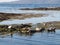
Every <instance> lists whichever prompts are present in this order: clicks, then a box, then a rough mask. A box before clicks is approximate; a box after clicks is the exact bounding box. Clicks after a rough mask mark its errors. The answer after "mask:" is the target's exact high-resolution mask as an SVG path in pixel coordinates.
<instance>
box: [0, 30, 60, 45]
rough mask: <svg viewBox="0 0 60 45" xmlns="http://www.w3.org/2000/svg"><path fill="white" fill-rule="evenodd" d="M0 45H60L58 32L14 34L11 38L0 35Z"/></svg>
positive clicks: (59, 32) (59, 31)
mask: <svg viewBox="0 0 60 45" xmlns="http://www.w3.org/2000/svg"><path fill="white" fill-rule="evenodd" d="M0 45H60V30H56V32H55V33H54V32H50V33H48V32H43V33H41V32H40V33H34V34H32V35H27V34H21V33H15V34H13V36H12V37H11V36H10V35H9V34H7V35H0Z"/></svg>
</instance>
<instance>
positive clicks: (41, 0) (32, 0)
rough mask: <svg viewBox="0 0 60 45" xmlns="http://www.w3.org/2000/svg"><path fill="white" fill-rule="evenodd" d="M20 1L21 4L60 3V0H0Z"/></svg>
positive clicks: (6, 0)
mask: <svg viewBox="0 0 60 45" xmlns="http://www.w3.org/2000/svg"><path fill="white" fill-rule="evenodd" d="M3 2H5V3H20V4H60V0H0V3H3Z"/></svg>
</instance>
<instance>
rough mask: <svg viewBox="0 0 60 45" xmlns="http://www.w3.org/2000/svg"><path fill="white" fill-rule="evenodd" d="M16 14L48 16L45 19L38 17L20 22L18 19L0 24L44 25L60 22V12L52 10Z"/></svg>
mask: <svg viewBox="0 0 60 45" xmlns="http://www.w3.org/2000/svg"><path fill="white" fill-rule="evenodd" d="M16 12H18V13H19V12H20V13H33V14H36V13H37V14H40V13H42V14H46V15H48V16H45V17H36V18H26V19H24V20H18V19H11V20H5V21H2V22H0V24H21V23H33V24H36V23H42V22H50V21H60V11H52V10H48V11H37V10H35V11H34V10H33V11H32V10H29V11H28V10H22V11H21V10H20V11H16Z"/></svg>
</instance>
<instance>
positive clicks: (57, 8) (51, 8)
mask: <svg viewBox="0 0 60 45" xmlns="http://www.w3.org/2000/svg"><path fill="white" fill-rule="evenodd" d="M19 10H60V7H56V8H55V7H54V8H53V7H49V8H48V7H47V8H22V9H19Z"/></svg>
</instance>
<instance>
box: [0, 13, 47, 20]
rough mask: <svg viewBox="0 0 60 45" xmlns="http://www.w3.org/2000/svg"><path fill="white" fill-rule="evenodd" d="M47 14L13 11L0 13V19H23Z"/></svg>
mask: <svg viewBox="0 0 60 45" xmlns="http://www.w3.org/2000/svg"><path fill="white" fill-rule="evenodd" d="M43 16H47V15H46V14H15V13H0V20H1V21H2V20H8V19H25V18H31V17H43Z"/></svg>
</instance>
